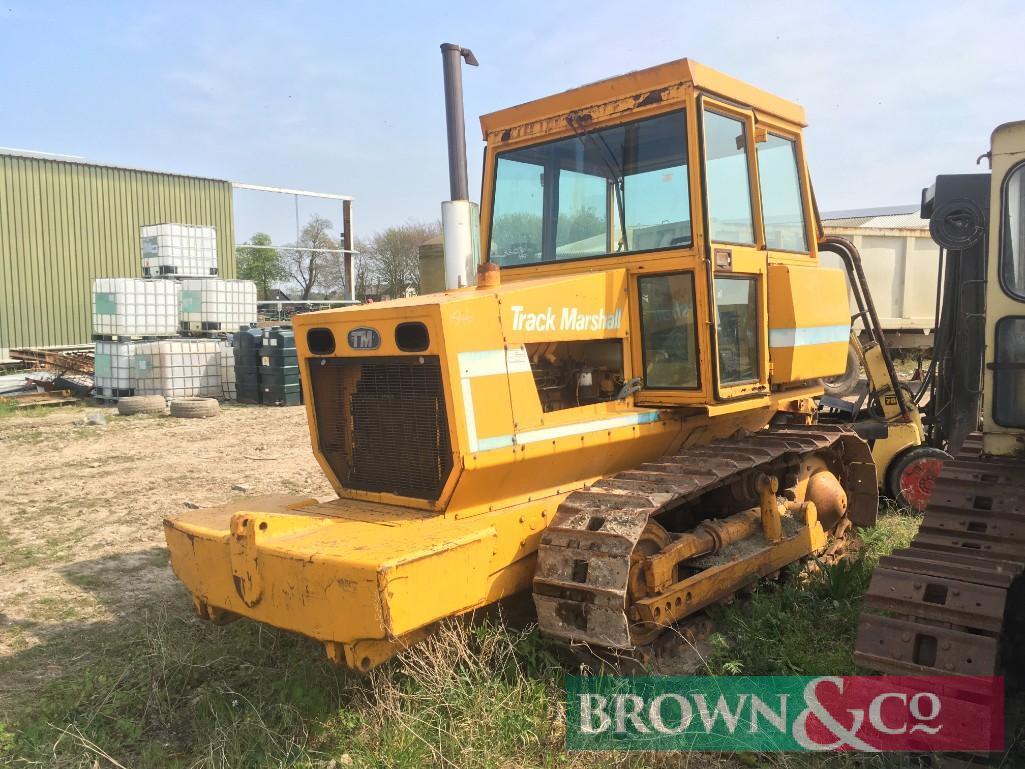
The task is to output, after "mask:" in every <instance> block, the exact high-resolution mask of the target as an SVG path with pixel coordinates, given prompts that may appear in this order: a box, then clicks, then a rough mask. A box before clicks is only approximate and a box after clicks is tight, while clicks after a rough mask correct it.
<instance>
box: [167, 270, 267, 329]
mask: <svg viewBox="0 0 1025 769" xmlns="http://www.w3.org/2000/svg"><path fill="white" fill-rule="evenodd" d="M181 284H182V293H181V327H182V329H184V330H185V331H236V330H238V327H239V326H248V325H250V324H252V323H255V322H256V284H255V283H254V282H253V281H251V280H221V279H220V278H207V279H205V280H201V279H198V278H192V279H186V280H183V281H182V282H181Z"/></svg>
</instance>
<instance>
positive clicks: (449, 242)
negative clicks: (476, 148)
mask: <svg viewBox="0 0 1025 769" xmlns="http://www.w3.org/2000/svg"><path fill="white" fill-rule="evenodd" d="M441 59H442V64H443V67H444V73H445V123H446V125H447V127H448V181H449V191H450V195H451V196H452V199H451V200H448V201H445V202H444V203H442V204H441V228H442V234H443V237H444V239H445V288H446V289H453V288H462V287H464V286H469V285H472V284H473V282H474V280H475V279H476V274H477V263H478V261H479V258H480V207H479V206H478V205H477V204H476V203H472V202H470V192H469V187H470V184H469V181H468V177H467V171H466V128H465V123H464V119H463V71H462V61H461V60H462V59H465V60H466V63H467V64H469V65H470V66H473V67H476V66H478V63H477V58H476V57H475V56H474V55H473V51H471V50H470V49H469V48H461V47H460V46H458V45H454V44H452V43H443V44H442V46H441Z"/></svg>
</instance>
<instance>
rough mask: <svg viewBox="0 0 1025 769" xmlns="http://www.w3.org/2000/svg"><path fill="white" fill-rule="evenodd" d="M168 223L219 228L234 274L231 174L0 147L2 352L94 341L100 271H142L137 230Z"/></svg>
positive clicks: (224, 269) (225, 265) (225, 266)
mask: <svg viewBox="0 0 1025 769" xmlns="http://www.w3.org/2000/svg"><path fill="white" fill-rule="evenodd" d="M167 222H180V223H183V224H199V225H205V226H212V227H216V228H217V263H218V270H219V274H220V276H221V277H225V278H234V277H235V243H234V240H235V233H234V213H233V210H232V185H231V183H230V182H227V181H222V180H219V179H204V178H199V177H195V176H180V175H176V174H168V173H160V172H156V171H142V170H137V169H130V168H116V167H113V166H103V165H94V164H91V163H84V162H76V161H67V160H55V159H51V158H41V157H33V156H27V155H14V154H0V359H3V358H6V357H7V354H8V352H7V351H8V350H9V349H10V348H12V347H28V346H33V347H41V346H51V345H68V344H82V343H85V342H88V341H89V340H90V338H91V333H92V330H91V323H92V280H93V278H101V277H102V278H106V277H113V278H119V277H142V243H141V241H140V238H139V228H140V227H142V226H143V225H146V224H163V223H167Z"/></svg>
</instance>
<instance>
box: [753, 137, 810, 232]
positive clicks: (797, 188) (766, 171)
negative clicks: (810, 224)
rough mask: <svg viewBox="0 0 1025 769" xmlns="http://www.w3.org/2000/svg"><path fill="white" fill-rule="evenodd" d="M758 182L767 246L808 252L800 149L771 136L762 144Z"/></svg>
mask: <svg viewBox="0 0 1025 769" xmlns="http://www.w3.org/2000/svg"><path fill="white" fill-rule="evenodd" d="M757 155H758V180H759V185H760V189H761V193H762V219H763V221H764V222H765V247H766V248H768V249H769V250H776V251H802V252H807V251H808V237H807V231H806V230H805V227H804V203H803V201H802V198H801V177H800V175H799V174H798V171H797V147H796V145H795V143H794V142H793V141H792V140H790V139H784V138H783V137H782V136H776V135H775V134H769V135H768V138H767V140H766V141H764V142H762V143H760V144H759V145H758V149H757Z"/></svg>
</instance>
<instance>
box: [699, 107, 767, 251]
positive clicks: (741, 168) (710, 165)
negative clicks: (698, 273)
mask: <svg viewBox="0 0 1025 769" xmlns="http://www.w3.org/2000/svg"><path fill="white" fill-rule="evenodd" d="M748 172H749V167H748V163H747V136H746V130H745V128H744V122H743V121H741V120H737V119H735V118H731V117H726V116H725V115H720V114H718V113H717V112H705V185H706V186H707V188H708V189H707V192H708V202H707V205H708V224H709V229H710V231H711V238H712V240H713V241H715V242H716V243H737V244H740V245H747V244H750V245H753V244H754V240H755V235H754V225H753V224H752V218H751V180H750V177H749V173H748Z"/></svg>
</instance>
